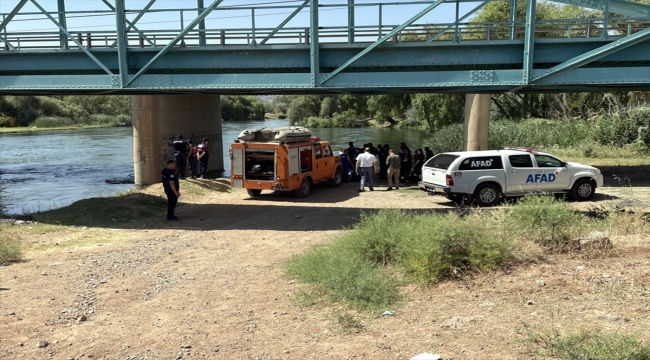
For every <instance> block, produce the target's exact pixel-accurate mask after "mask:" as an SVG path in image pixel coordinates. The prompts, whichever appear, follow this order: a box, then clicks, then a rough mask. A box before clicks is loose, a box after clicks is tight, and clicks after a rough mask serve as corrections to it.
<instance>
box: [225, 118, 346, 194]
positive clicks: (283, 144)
mask: <svg viewBox="0 0 650 360" xmlns="http://www.w3.org/2000/svg"><path fill="white" fill-rule="evenodd" d="M230 164H231V165H230V166H231V168H230V174H231V178H230V184H231V186H232V187H233V188H244V189H246V190H247V191H248V194H249V195H250V196H257V195H259V194H261V193H262V190H271V191H285V192H288V191H293V193H294V195H295V196H297V197H307V196H309V194H310V193H311V188H312V185H314V184H316V183H320V182H325V181H327V182H329V184H330V185H331V186H333V187H338V186H340V185H341V181H342V179H343V176H342V175H343V170H342V165H341V157H340V156H338V155H335V154H334V152H332V148H331V146H330V143H329V142H327V141H320V139H318V138H314V137H311V133H310V132H309V130H307V129H305V128H301V127H289V128H277V129H261V130H255V129H253V130H244V131H242V133H241V134H240V136H239V140H235V143H233V144H232V145H231V147H230Z"/></svg>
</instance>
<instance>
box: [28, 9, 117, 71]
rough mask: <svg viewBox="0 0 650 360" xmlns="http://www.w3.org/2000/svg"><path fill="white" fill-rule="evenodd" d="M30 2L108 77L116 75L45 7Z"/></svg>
mask: <svg viewBox="0 0 650 360" xmlns="http://www.w3.org/2000/svg"><path fill="white" fill-rule="evenodd" d="M30 1H31V2H32V3H33V4H34V6H36V7H37V8H38V10H39V11H40V12H42V13H43V15H45V16H46V17H47V18H48V19H50V21H52V22H53V23H54V25H56V26H57V27H58V28H59V30H60V31H61V32H63V33H64V34H65V35H66V36H67V37H68V38H69V39H70V40H72V41H73V42H74V43H75V44H77V46H78V47H79V49H81V51H83V52H84V53H85V54H86V55H88V57H90V58H91V59H92V60H93V61H94V62H95V63H96V64H97V65H99V67H100V68H102V70H104V71H105V72H106V73H107V74H108V75H111V76H112V75H114V74H113V72H112V71H110V70H109V69H108V68H107V67H106V65H104V63H102V62H101V61H99V59H97V58H96V57H95V55H93V54H92V53H91V52H90V51H88V49H86V48H85V47H84V46H83V44H81V43H80V42H79V41H78V40H77V39H75V38H74V36H72V34H70V32H68V30H67V29H66V28H65V27H63V26H61V24H59V22H58V21H56V19H54V18H53V17H52V15H50V13H48V12H47V10H45V9H44V8H43V7H42V6H41V5H40V4H39V3H38V2H37V1H36V0H30Z"/></svg>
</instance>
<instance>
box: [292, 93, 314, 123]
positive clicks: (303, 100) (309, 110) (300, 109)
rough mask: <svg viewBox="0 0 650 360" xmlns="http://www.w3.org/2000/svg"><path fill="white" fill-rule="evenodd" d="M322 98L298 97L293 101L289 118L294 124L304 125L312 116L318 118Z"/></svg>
mask: <svg viewBox="0 0 650 360" xmlns="http://www.w3.org/2000/svg"><path fill="white" fill-rule="evenodd" d="M320 108H321V97H320V96H318V95H298V96H296V97H294V98H293V99H291V103H289V108H288V109H287V117H288V118H289V121H290V122H291V123H292V124H302V123H304V121H305V120H306V119H307V118H309V117H310V116H318V114H319V113H320Z"/></svg>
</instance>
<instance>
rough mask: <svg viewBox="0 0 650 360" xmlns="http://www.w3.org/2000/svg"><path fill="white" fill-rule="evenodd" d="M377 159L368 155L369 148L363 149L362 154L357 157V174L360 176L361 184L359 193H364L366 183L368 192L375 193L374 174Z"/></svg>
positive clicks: (375, 172)
mask: <svg viewBox="0 0 650 360" xmlns="http://www.w3.org/2000/svg"><path fill="white" fill-rule="evenodd" d="M376 163H377V158H376V157H375V155H373V154H371V153H370V148H368V147H367V148H365V149H363V154H361V155H359V156H357V173H358V174H359V175H360V176H361V184H360V187H359V192H363V191H365V189H364V187H365V183H366V181H367V182H368V188H370V191H375V188H374V186H373V185H374V183H375V179H374V177H375V174H377V168H376V165H375V164H376Z"/></svg>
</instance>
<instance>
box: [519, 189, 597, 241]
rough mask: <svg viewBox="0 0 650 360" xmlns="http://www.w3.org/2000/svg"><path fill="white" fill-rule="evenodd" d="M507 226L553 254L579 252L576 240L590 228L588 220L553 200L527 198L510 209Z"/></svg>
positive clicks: (544, 197)
mask: <svg viewBox="0 0 650 360" xmlns="http://www.w3.org/2000/svg"><path fill="white" fill-rule="evenodd" d="M507 222H508V224H509V225H510V226H512V227H514V230H515V232H516V233H519V234H520V236H522V237H526V238H527V239H529V240H532V241H534V242H535V243H537V244H539V245H540V246H542V247H544V248H545V249H546V250H547V251H549V252H566V251H569V250H571V249H574V248H576V239H577V238H579V235H580V234H581V232H582V231H584V229H585V228H586V227H587V226H586V225H587V219H585V218H584V217H583V216H582V215H580V214H578V213H576V212H575V211H574V210H573V209H572V208H571V207H570V206H569V205H568V204H566V203H565V202H563V201H558V200H556V199H555V198H554V197H552V196H536V195H533V196H526V197H525V198H523V199H522V200H520V201H519V202H518V203H517V205H515V206H513V207H512V208H511V209H510V211H509V212H508V215H507Z"/></svg>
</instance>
